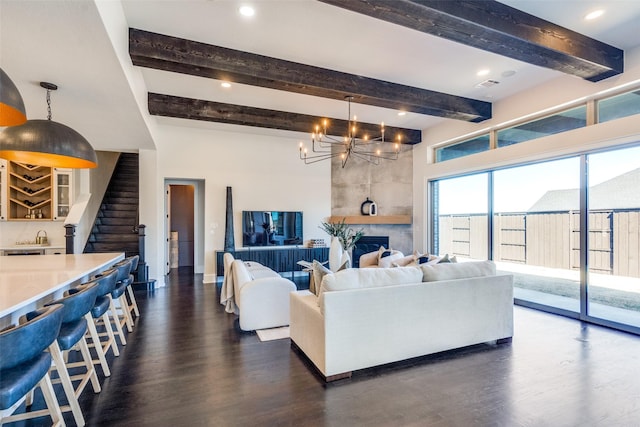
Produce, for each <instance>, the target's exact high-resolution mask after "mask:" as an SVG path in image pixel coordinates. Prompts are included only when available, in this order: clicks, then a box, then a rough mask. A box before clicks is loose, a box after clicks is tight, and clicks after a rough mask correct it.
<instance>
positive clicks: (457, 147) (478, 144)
mask: <svg viewBox="0 0 640 427" xmlns="http://www.w3.org/2000/svg"><path fill="white" fill-rule="evenodd" d="M489 148H491V147H490V143H489V134H486V135H481V136H477V137H475V138H472V139H468V140H466V141H461V142H458V143H457V144H453V145H447V146H446V147H442V148H438V149H436V162H443V161H445V160H451V159H457V158H458V157H464V156H468V155H469V154H475V153H481V152H483V151H487V150H488V149H489Z"/></svg>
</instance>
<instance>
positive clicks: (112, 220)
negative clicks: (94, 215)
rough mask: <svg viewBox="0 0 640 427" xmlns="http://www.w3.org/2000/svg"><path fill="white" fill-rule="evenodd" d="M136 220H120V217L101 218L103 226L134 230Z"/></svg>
mask: <svg viewBox="0 0 640 427" xmlns="http://www.w3.org/2000/svg"><path fill="white" fill-rule="evenodd" d="M135 222H136V221H135V218H133V219H132V218H119V217H101V218H100V224H101V225H124V226H127V227H131V228H133V226H134V225H135V224H134V223H135Z"/></svg>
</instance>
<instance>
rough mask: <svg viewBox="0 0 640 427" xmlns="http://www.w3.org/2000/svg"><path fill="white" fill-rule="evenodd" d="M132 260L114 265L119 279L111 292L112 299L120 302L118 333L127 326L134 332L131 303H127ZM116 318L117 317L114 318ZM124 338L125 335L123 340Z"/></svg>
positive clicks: (125, 260) (124, 260)
mask: <svg viewBox="0 0 640 427" xmlns="http://www.w3.org/2000/svg"><path fill="white" fill-rule="evenodd" d="M131 266H132V262H131V259H123V260H122V261H120V262H117V263H115V264H114V265H113V268H115V269H116V270H118V279H117V281H116V287H115V289H114V290H113V292H111V297H112V298H113V299H114V300H117V301H118V304H119V307H117V308H118V313H117V314H118V321H117V322H116V328H119V329H118V331H122V327H123V326H126V327H127V330H128V331H129V332H132V331H133V320H131V313H130V312H129V308H128V307H129V303H128V302H127V296H126V294H125V293H126V291H127V286H129V275H130V274H131ZM114 317H115V316H114ZM123 337H124V334H123V335H122V336H121V338H123Z"/></svg>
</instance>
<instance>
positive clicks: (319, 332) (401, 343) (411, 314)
mask: <svg viewBox="0 0 640 427" xmlns="http://www.w3.org/2000/svg"><path fill="white" fill-rule="evenodd" d="M423 280H426V281H423ZM290 297H291V319H290V334H291V341H292V347H293V348H294V349H299V350H300V351H302V352H303V353H304V354H305V355H306V357H307V358H308V359H309V360H311V362H312V363H313V364H314V365H315V366H316V368H317V370H318V371H319V372H320V373H321V374H322V375H323V376H324V377H325V379H326V380H327V381H331V380H336V379H340V378H344V377H349V376H351V372H352V371H354V370H357V369H363V368H368V367H372V366H377V365H381V364H385V363H390V362H396V361H400V360H404V359H408V358H412V357H417V356H423V355H428V354H432V353H437V352H441V351H445V350H451V349H456V348H461V347H466V346H470V345H474V344H480V343H484V342H494V341H496V342H503V341H510V339H511V337H512V336H513V276H511V275H496V274H495V265H494V264H493V263H492V262H490V261H483V262H468V263H457V264H436V265H429V266H420V267H396V268H377V269H367V268H365V269H349V270H344V271H340V272H337V273H335V274H327V275H326V276H325V277H324V278H323V279H322V285H321V287H320V294H319V296H316V295H315V294H313V293H311V292H309V291H298V292H294V293H292V294H291V295H290Z"/></svg>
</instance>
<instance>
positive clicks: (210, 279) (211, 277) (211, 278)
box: [202, 274, 218, 283]
mask: <svg viewBox="0 0 640 427" xmlns="http://www.w3.org/2000/svg"><path fill="white" fill-rule="evenodd" d="M217 281H218V276H217V275H215V274H205V275H203V276H202V283H216V282H217Z"/></svg>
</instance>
